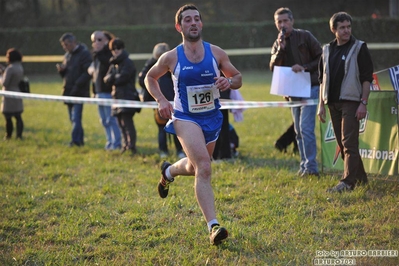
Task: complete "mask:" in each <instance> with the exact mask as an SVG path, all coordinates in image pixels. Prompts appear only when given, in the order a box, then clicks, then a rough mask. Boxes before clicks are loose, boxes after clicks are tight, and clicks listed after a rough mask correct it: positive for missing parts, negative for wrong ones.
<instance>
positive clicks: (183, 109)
mask: <svg viewBox="0 0 399 266" xmlns="http://www.w3.org/2000/svg"><path fill="white" fill-rule="evenodd" d="M203 45H204V51H205V54H204V59H203V60H202V61H201V62H199V63H192V62H190V61H189V60H188V59H187V57H186V55H185V54H184V49H183V45H182V44H181V45H179V46H177V48H176V49H177V57H178V58H177V64H176V66H175V69H174V71H173V74H172V79H173V83H174V90H175V98H174V114H173V117H172V120H170V121H169V123H168V124H167V125H166V126H165V130H166V131H167V132H169V133H172V134H176V133H175V131H174V128H173V121H174V120H176V119H177V120H189V121H192V122H194V123H196V124H198V125H199V126H200V127H201V128H202V130H203V131H204V134H205V138H206V142H207V143H208V142H210V141H215V140H216V139H217V137H218V135H219V131H220V127H221V125H222V121H223V115H222V114H221V112H220V111H219V109H220V102H219V90H218V89H217V88H216V86H215V85H214V84H215V81H216V80H215V79H214V78H215V77H220V70H219V67H218V64H217V61H216V59H215V58H214V56H213V54H212V50H211V46H210V44H209V43H207V42H203ZM208 133H211V135H208Z"/></svg>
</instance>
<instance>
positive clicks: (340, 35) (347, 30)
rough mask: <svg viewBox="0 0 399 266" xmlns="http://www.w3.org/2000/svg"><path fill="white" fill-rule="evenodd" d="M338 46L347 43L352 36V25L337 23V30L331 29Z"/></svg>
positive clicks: (345, 22)
mask: <svg viewBox="0 0 399 266" xmlns="http://www.w3.org/2000/svg"><path fill="white" fill-rule="evenodd" d="M332 32H333V33H334V35H335V38H337V41H338V44H340V45H341V44H345V43H347V42H348V41H349V40H350V38H351V35H352V25H351V23H350V22H349V21H346V20H345V21H343V22H337V28H336V29H332Z"/></svg>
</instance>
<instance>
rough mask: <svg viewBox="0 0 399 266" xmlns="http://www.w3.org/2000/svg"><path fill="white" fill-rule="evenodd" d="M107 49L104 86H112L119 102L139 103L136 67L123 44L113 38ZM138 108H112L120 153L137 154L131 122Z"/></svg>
mask: <svg viewBox="0 0 399 266" xmlns="http://www.w3.org/2000/svg"><path fill="white" fill-rule="evenodd" d="M108 46H109V49H110V50H111V51H112V55H113V57H111V59H110V62H111V65H110V67H109V69H108V72H107V75H106V76H105V77H104V82H105V83H106V84H111V85H112V97H113V98H114V99H120V100H131V101H140V97H139V94H138V92H137V90H136V86H135V84H136V82H135V81H136V67H135V66H134V64H133V61H132V60H130V59H129V54H128V52H126V51H125V50H124V48H125V44H124V42H123V41H122V40H121V39H119V38H115V39H112V40H111V41H110V42H109V45H108ZM140 110H141V109H140V108H131V107H112V115H114V116H116V117H117V120H118V124H119V127H120V129H121V131H122V136H123V140H124V146H123V147H122V153H123V152H125V151H126V150H130V151H131V153H132V154H136V153H137V149H136V139H137V133H136V128H135V126H134V122H133V116H134V114H135V113H136V112H140Z"/></svg>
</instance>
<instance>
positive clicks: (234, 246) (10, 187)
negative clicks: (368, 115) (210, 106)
mask: <svg viewBox="0 0 399 266" xmlns="http://www.w3.org/2000/svg"><path fill="white" fill-rule="evenodd" d="M243 77H244V85H243V88H242V90H241V93H242V95H243V96H244V98H245V99H246V100H253V101H281V97H278V96H273V95H270V94H269V91H270V79H271V76H270V73H261V72H245V73H243ZM380 82H382V83H385V85H386V86H389V84H388V83H387V82H389V81H388V80H387V81H384V80H381V79H380ZM31 83H32V84H31V90H32V92H33V93H43V94H53V95H60V87H61V79H60V78H59V77H31ZM385 85H384V86H385ZM24 105H25V112H24V113H23V119H24V122H25V132H24V137H25V139H24V140H23V141H17V140H15V139H12V140H10V141H0V151H1V152H0V156H1V158H0V173H1V177H0V210H1V218H0V265H314V264H316V265H328V264H327V262H331V261H321V260H315V259H323V258H324V259H325V258H336V256H335V254H333V253H332V252H331V251H337V252H340V251H342V252H343V253H342V254H341V255H344V257H341V258H346V259H351V260H352V261H349V260H347V261H346V262H345V263H346V265H350V263H351V262H354V261H353V260H355V262H356V265H399V258H398V255H397V252H398V249H399V209H398V203H399V195H398V192H399V184H398V182H397V181H398V179H397V178H392V177H384V176H381V175H378V176H372V175H370V177H369V178H370V185H369V186H368V187H361V188H358V189H356V190H355V191H353V192H351V193H345V194H339V195H335V194H334V195H331V194H327V193H326V192H325V191H326V188H328V187H330V186H333V185H335V184H336V183H337V182H338V180H339V173H330V174H323V175H322V176H321V177H320V179H317V178H299V177H297V176H296V174H295V173H296V171H297V170H298V165H299V161H298V156H296V155H293V154H292V153H290V152H288V153H286V154H283V153H280V152H278V151H277V150H275V149H274V147H273V144H274V141H275V140H276V139H277V138H278V136H279V135H280V134H281V133H282V132H283V131H284V130H285V129H286V127H287V126H288V125H289V124H290V123H291V116H290V111H289V109H287V108H263V109H247V110H246V111H245V112H244V121H243V122H240V123H235V122H233V125H234V127H235V128H236V131H237V133H238V135H239V137H240V148H239V152H240V155H239V158H237V159H235V160H231V161H222V162H219V163H215V164H213V181H212V184H213V187H214V193H215V198H216V207H217V215H218V217H217V218H218V220H219V221H220V222H221V223H222V225H223V226H225V227H226V228H227V229H228V230H229V233H230V237H229V239H228V241H226V242H225V243H223V244H222V245H220V246H218V247H214V246H210V244H209V238H208V232H207V229H206V223H205V222H204V220H203V217H202V215H201V211H200V209H199V208H198V205H197V203H196V201H195V198H194V190H193V183H194V179H193V178H192V177H177V178H176V181H175V182H174V183H173V184H172V185H171V187H170V192H169V196H168V197H167V198H166V199H161V198H160V197H159V196H158V193H157V191H156V186H157V183H158V179H159V175H160V174H159V172H160V171H159V166H160V164H161V159H160V157H159V155H158V154H157V142H156V126H155V123H154V121H153V117H152V114H153V113H152V110H150V109H143V110H142V111H141V113H140V114H138V115H136V116H135V124H136V127H137V130H138V150H139V154H138V155H135V156H130V155H128V154H123V155H121V154H120V153H119V152H117V151H115V152H106V151H104V150H103V147H104V142H105V136H104V132H103V128H102V126H101V124H100V122H99V116H98V113H97V109H96V106H94V105H85V106H84V117H83V123H84V129H85V146H84V147H82V148H76V147H75V148H69V147H68V146H67V144H68V142H69V140H70V137H69V136H70V124H69V121H68V117H67V110H66V107H65V106H64V104H63V103H60V102H50V101H47V102H45V101H37V100H25V101H24ZM231 120H232V116H231ZM4 130H5V129H4V122H1V123H0V132H4ZM1 134H2V133H1ZM317 135H319V133H318V132H317ZM318 147H319V144H318ZM319 150H320V147H319ZM168 160H171V161H174V160H176V158H175V157H174V156H171V157H170V158H168ZM372 250H393V251H396V253H395V252H393V253H391V254H390V255H391V257H388V256H386V255H389V254H379V255H380V256H376V257H375V256H374V257H373V256H368V255H377V253H372V252H371V251H372ZM350 251H357V252H358V254H355V255H357V256H354V255H353V254H349V252H350ZM344 252H346V253H344ZM363 252H366V254H364V253H363ZM368 252H370V253H369V254H368V255H367V253H368ZM327 253H331V254H327ZM395 254H396V255H395ZM384 255H385V256H384ZM333 262H334V263H337V262H340V261H338V260H337V261H333Z"/></svg>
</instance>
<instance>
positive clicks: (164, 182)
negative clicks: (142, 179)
mask: <svg viewBox="0 0 399 266" xmlns="http://www.w3.org/2000/svg"><path fill="white" fill-rule="evenodd" d="M171 165H172V164H171V163H169V162H166V161H164V162H163V163H162V165H161V180H159V184H158V193H159V196H160V197H161V198H166V197H167V196H168V193H169V184H170V183H172V182H173V181H174V179H173V180H169V179H167V178H166V175H165V171H166V169H167V168H168V167H169V166H171Z"/></svg>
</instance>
